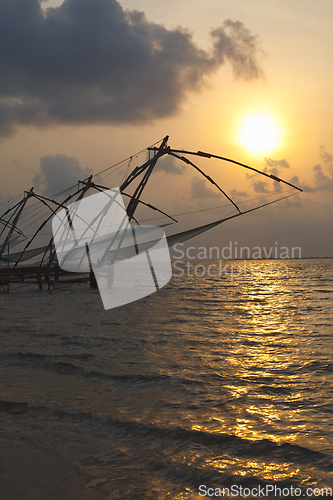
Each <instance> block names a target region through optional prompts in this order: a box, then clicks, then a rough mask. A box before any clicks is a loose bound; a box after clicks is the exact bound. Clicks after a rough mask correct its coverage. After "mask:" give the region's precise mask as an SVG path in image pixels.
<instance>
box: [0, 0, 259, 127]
mask: <svg viewBox="0 0 333 500" xmlns="http://www.w3.org/2000/svg"><path fill="white" fill-rule="evenodd" d="M211 35H212V43H213V47H212V50H211V52H206V51H204V50H201V49H200V48H199V47H198V46H197V45H196V44H195V43H194V41H193V38H192V36H191V34H190V33H189V32H188V31H186V30H184V29H182V28H176V29H173V30H168V29H166V28H165V27H164V26H162V25H159V24H155V23H153V22H150V21H148V20H147V19H146V17H145V15H144V14H143V13H142V12H138V11H124V10H123V8H122V7H121V5H120V4H119V3H118V1H117V0H64V2H63V3H62V5H61V6H59V7H57V8H49V9H43V8H42V6H41V4H40V2H39V0H0V45H1V47H2V50H1V52H0V72H1V79H0V117H1V118H0V132H1V133H2V134H5V133H10V132H11V131H12V130H13V128H14V127H15V126H16V125H18V124H20V125H29V124H35V125H44V124H52V123H94V122H99V123H101V122H109V123H139V122H145V121H149V120H152V119H155V118H161V117H165V116H170V115H172V114H174V113H175V112H176V111H177V110H178V109H179V106H180V104H181V102H182V101H183V99H184V98H185V97H186V95H187V93H188V92H189V91H198V90H200V89H201V88H202V87H203V86H204V85H205V82H206V79H207V77H208V76H209V75H210V74H212V73H213V72H214V71H216V70H217V69H218V68H219V67H220V66H221V65H223V64H225V63H226V62H227V61H228V62H229V63H230V64H231V65H232V68H233V72H234V75H235V77H236V78H242V79H245V80H253V79H257V78H259V77H261V76H262V70H261V69H260V66H259V64H258V55H260V52H261V49H260V46H259V42H258V39H257V37H256V36H254V35H252V34H251V32H250V31H249V30H248V28H246V27H245V26H244V24H243V23H241V22H240V21H232V20H230V19H229V20H227V21H225V22H224V23H223V25H222V27H220V28H218V29H216V30H214V31H213V32H212V33H211Z"/></svg>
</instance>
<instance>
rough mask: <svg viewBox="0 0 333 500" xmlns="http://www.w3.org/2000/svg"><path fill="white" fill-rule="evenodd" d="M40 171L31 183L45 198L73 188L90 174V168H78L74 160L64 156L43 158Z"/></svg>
mask: <svg viewBox="0 0 333 500" xmlns="http://www.w3.org/2000/svg"><path fill="white" fill-rule="evenodd" d="M40 170H41V172H40V173H36V175H35V177H34V178H33V183H34V186H35V187H36V188H37V190H38V191H39V192H40V193H41V194H44V195H46V196H47V195H51V194H55V193H58V192H60V191H62V190H64V189H66V188H68V187H70V186H73V185H74V184H76V183H77V181H78V180H83V179H86V178H87V177H89V175H90V174H91V173H92V170H91V169H90V168H82V167H80V164H79V162H78V161H77V160H76V159H75V158H73V157H68V156H64V155H55V156H43V157H42V158H41V159H40Z"/></svg>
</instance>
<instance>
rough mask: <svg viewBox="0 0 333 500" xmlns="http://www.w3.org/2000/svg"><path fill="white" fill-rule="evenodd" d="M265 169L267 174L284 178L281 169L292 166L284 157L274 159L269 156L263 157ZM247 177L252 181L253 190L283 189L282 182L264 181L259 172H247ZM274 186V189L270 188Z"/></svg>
mask: <svg viewBox="0 0 333 500" xmlns="http://www.w3.org/2000/svg"><path fill="white" fill-rule="evenodd" d="M263 165H264V167H263V169H262V171H263V172H265V173H266V174H269V175H270V174H273V175H275V176H276V177H281V178H283V177H284V176H283V175H281V174H280V170H281V169H286V168H290V164H289V162H288V161H287V160H286V159H284V158H282V159H281V160H273V159H272V158H269V157H268V156H265V158H264V159H263ZM246 178H247V179H250V180H251V182H252V187H253V190H254V191H255V192H256V193H279V192H280V191H282V187H281V184H280V183H279V182H277V181H274V182H273V181H271V182H269V181H264V180H262V178H260V177H259V174H249V173H247V174H246ZM291 182H292V181H291ZM270 188H272V189H270Z"/></svg>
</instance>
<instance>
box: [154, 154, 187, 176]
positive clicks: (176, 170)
mask: <svg viewBox="0 0 333 500" xmlns="http://www.w3.org/2000/svg"><path fill="white" fill-rule="evenodd" d="M158 171H163V172H165V173H166V174H184V173H185V171H186V166H185V165H184V163H182V162H181V161H180V160H176V159H175V158H173V157H172V156H163V157H162V158H160V159H159V160H158V162H157V163H156V166H155V167H154V172H158Z"/></svg>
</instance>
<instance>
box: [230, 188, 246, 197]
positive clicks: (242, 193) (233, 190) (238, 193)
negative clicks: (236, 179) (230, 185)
mask: <svg viewBox="0 0 333 500" xmlns="http://www.w3.org/2000/svg"><path fill="white" fill-rule="evenodd" d="M230 194H232V196H247V192H246V191H237V189H232V190H231V191H230Z"/></svg>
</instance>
